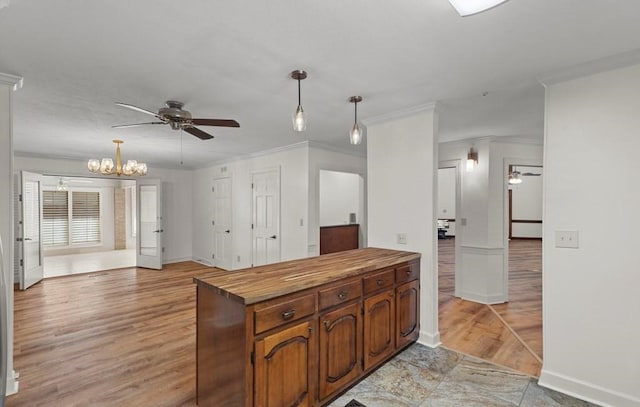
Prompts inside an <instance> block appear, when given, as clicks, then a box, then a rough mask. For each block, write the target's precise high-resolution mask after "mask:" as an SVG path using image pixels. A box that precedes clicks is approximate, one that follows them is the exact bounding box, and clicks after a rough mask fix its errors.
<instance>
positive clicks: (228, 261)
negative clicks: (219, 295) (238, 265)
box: [212, 177, 233, 270]
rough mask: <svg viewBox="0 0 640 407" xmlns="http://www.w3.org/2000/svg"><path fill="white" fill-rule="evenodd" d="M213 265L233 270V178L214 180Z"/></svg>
mask: <svg viewBox="0 0 640 407" xmlns="http://www.w3.org/2000/svg"><path fill="white" fill-rule="evenodd" d="M212 192H213V220H212V224H213V265H214V266H215V267H219V268H221V269H224V270H231V268H232V264H233V261H232V255H233V249H232V239H231V236H232V230H231V178H229V177H227V178H217V179H214V180H213V189H212Z"/></svg>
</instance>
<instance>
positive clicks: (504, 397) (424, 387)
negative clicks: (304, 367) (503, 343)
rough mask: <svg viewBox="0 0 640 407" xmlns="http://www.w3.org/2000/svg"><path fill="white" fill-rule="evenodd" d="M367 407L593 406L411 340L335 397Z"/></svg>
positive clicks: (340, 405)
mask: <svg viewBox="0 0 640 407" xmlns="http://www.w3.org/2000/svg"><path fill="white" fill-rule="evenodd" d="M352 399H355V400H357V401H359V402H360V403H362V404H364V405H365V406H367V407H391V406H393V407H396V406H397V407H405V406H406V407H489V406H498V407H501V406H505V407H506V406H509V407H511V406H520V407H543V406H545V407H546V406H549V407H557V406H568V407H587V406H595V405H594V404H591V403H587V402H585V401H582V400H578V399H575V398H573V397H569V396H567V395H565V394H562V393H558V392H555V391H553V390H549V389H545V388H543V387H540V386H538V385H537V379H535V378H533V377H531V376H527V375H524V374H521V373H518V372H515V371H512V370H509V369H506V368H503V367H498V366H496V365H493V364H491V363H488V362H485V361H482V360H480V359H476V358H473V357H470V356H465V355H462V354H459V353H457V352H454V351H451V350H448V349H446V348H443V347H439V348H437V349H431V348H427V347H425V346H422V345H419V344H414V345H412V346H411V347H409V348H408V349H407V350H405V351H404V352H402V353H401V354H399V355H398V356H396V357H395V358H394V359H392V360H391V361H389V362H388V363H386V364H385V365H384V366H382V367H381V368H379V369H378V370H376V371H375V372H374V373H372V374H371V375H370V376H369V377H367V378H366V379H364V380H363V381H362V382H360V383H359V384H358V385H356V386H355V387H353V388H352V389H351V390H349V391H348V392H346V393H345V394H344V395H342V396H341V397H340V398H338V399H336V400H335V401H334V402H333V403H332V404H330V406H329V407H344V406H345V405H346V404H347V403H348V402H349V401H351V400H352Z"/></svg>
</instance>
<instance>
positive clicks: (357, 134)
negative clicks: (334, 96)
mask: <svg viewBox="0 0 640 407" xmlns="http://www.w3.org/2000/svg"><path fill="white" fill-rule="evenodd" d="M359 102H362V96H351V97H350V98H349V103H353V105H354V118H353V127H352V128H351V131H350V132H349V142H350V143H351V144H353V145H358V144H360V143H362V129H361V128H360V125H359V124H358V103H359Z"/></svg>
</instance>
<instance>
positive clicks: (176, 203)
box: [14, 156, 193, 263]
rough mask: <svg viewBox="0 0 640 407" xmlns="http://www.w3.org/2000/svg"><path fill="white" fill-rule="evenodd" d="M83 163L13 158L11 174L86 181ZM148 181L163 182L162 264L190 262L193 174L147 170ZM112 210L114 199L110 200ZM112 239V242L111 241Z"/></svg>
mask: <svg viewBox="0 0 640 407" xmlns="http://www.w3.org/2000/svg"><path fill="white" fill-rule="evenodd" d="M86 168H87V166H86V162H84V161H73V160H57V159H46V158H34V157H22V156H16V157H15V164H14V170H15V171H20V170H26V171H32V172H36V173H41V174H54V175H69V176H79V177H88V176H89V175H91V174H90V173H89V172H88V170H87V169H86ZM147 177H149V178H158V179H160V180H162V217H163V229H164V235H163V242H162V244H163V247H164V249H165V251H164V254H163V262H164V263H173V262H177V261H184V260H191V257H192V254H191V243H192V242H191V239H192V226H193V220H192V219H193V218H192V216H193V214H192V212H191V211H190V210H189V208H191V201H192V194H193V188H192V172H191V171H182V170H169V169H162V168H153V167H152V166H151V167H150V168H149V173H148V175H147ZM111 207H112V208H113V197H112V198H111ZM112 239H113V238H112Z"/></svg>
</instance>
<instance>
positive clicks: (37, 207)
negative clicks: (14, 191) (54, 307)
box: [17, 171, 44, 290]
mask: <svg viewBox="0 0 640 407" xmlns="http://www.w3.org/2000/svg"><path fill="white" fill-rule="evenodd" d="M20 178H21V182H20V196H21V198H22V205H21V207H22V210H21V214H20V215H21V219H20V220H19V222H20V221H21V222H22V227H21V228H20V229H21V234H19V235H17V236H18V237H17V240H18V241H17V243H18V244H19V245H20V244H21V245H22V253H21V259H22V267H21V268H20V289H21V290H26V289H27V288H29V287H31V286H32V285H34V284H35V283H37V282H38V281H40V280H42V278H43V273H44V270H43V266H42V175H40V174H34V173H30V172H26V171H22V172H21V174H20Z"/></svg>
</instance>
